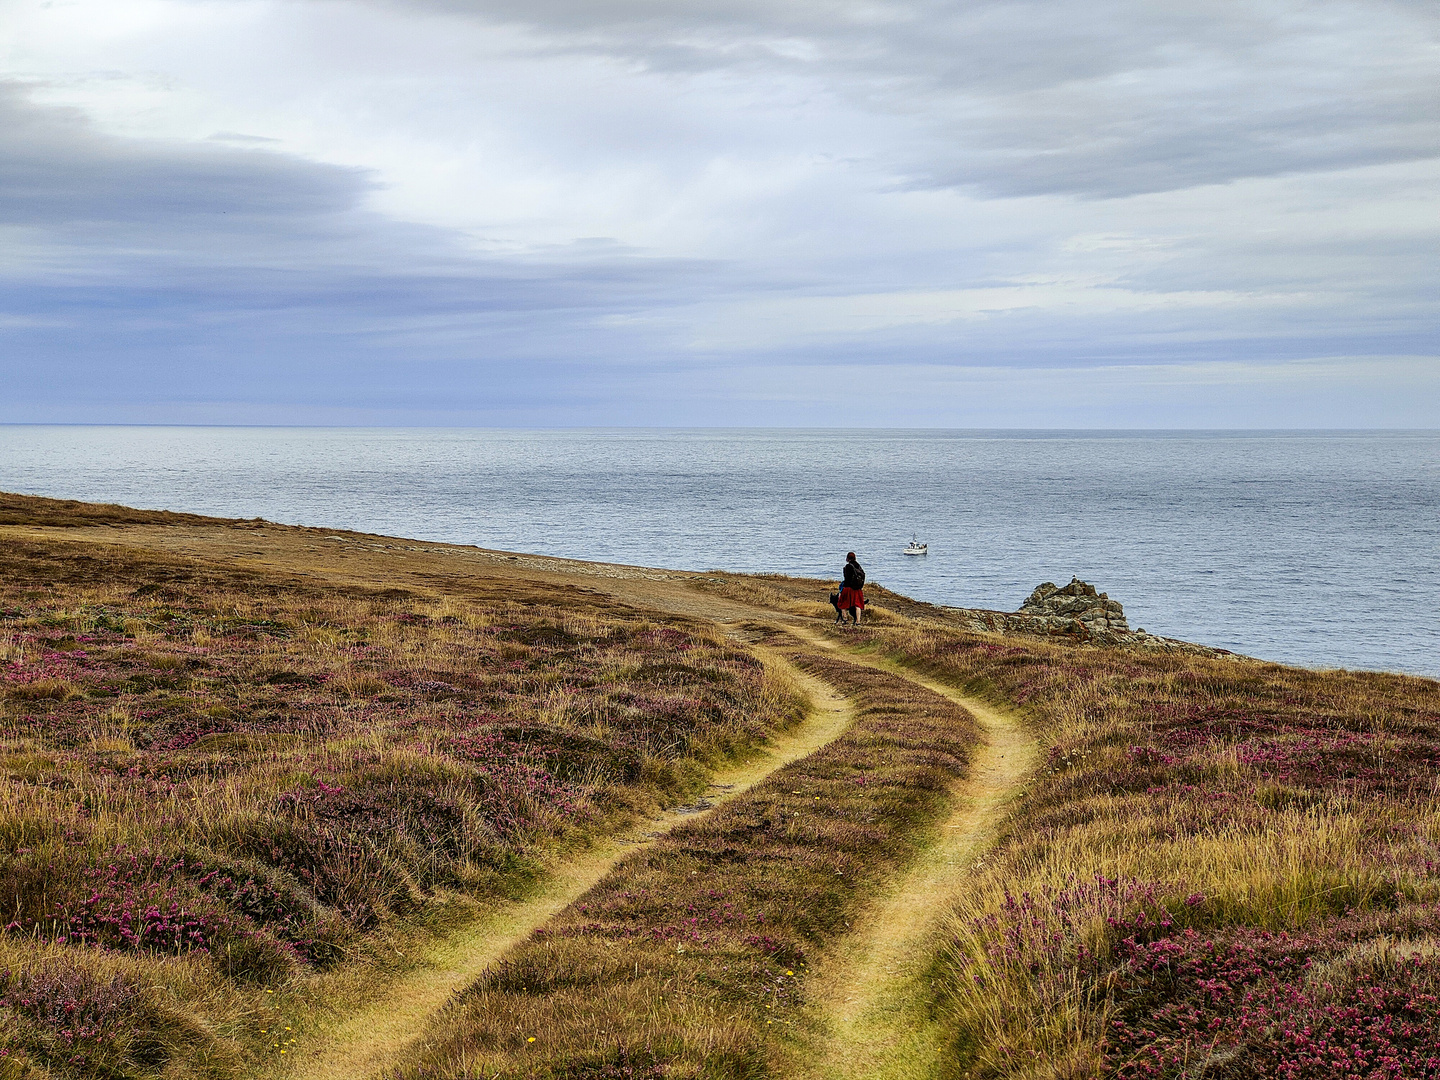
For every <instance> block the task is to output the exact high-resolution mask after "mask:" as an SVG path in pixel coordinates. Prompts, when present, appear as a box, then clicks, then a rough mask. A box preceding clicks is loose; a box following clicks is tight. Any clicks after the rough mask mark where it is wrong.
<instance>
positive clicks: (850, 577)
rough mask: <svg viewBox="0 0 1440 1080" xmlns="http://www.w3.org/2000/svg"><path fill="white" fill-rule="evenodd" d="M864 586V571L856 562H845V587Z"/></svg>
mask: <svg viewBox="0 0 1440 1080" xmlns="http://www.w3.org/2000/svg"><path fill="white" fill-rule="evenodd" d="M864 587H865V571H864V570H862V569H861V568H860V564H859V563H858V562H847V563H846V564H845V588H847V589H863V588H864Z"/></svg>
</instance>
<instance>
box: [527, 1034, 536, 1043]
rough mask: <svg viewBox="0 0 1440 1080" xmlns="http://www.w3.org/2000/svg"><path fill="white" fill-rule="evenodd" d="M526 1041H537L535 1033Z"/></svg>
mask: <svg viewBox="0 0 1440 1080" xmlns="http://www.w3.org/2000/svg"><path fill="white" fill-rule="evenodd" d="M525 1041H526V1042H534V1041H535V1036H534V1035H531V1036H530V1037H529V1038H528V1039H526V1040H525Z"/></svg>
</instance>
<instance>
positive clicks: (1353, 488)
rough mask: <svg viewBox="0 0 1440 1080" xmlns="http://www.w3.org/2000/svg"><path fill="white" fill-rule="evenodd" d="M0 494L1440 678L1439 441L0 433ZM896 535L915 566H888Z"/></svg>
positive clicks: (1349, 435) (1018, 434)
mask: <svg viewBox="0 0 1440 1080" xmlns="http://www.w3.org/2000/svg"><path fill="white" fill-rule="evenodd" d="M0 489H3V490H6V491H13V492H23V493H29V494H36V495H49V496H55V497H61V498H71V499H84V500H92V501H100V502H116V503H124V504H128V505H132V506H139V507H147V508H157V509H167V510H183V511H191V512H195V513H201V514H215V515H221V516H225V517H245V518H251V517H262V518H266V519H269V520H271V521H277V522H286V523H293V524H304V525H318V526H323V527H327V528H336V529H358V530H362V531H366V532H374V533H385V534H390V535H395V536H405V537H413V538H418V539H424V540H437V541H447V542H451V543H457V544H474V545H477V546H479V547H485V548H499V549H504V550H509V551H522V552H538V553H543V554H547V555H560V556H568V557H571V558H579V559H595V560H603V561H612V562H622V563H630V564H635V565H642V566H659V567H674V568H680V569H687V570H707V569H715V568H722V569H727V570H738V571H751V572H761V573H781V574H801V575H807V576H816V577H828V578H836V577H838V575H839V572H840V567H841V564H842V563H843V561H844V556H845V553H846V552H847V551H855V552H857V553H858V556H859V559H860V562H861V563H862V564H863V565H864V566H865V568H866V572H867V574H868V576H869V579H870V580H871V581H872V582H877V583H880V584H883V585H885V586H886V587H887V588H891V589H894V590H896V591H898V592H901V593H905V594H906V595H908V596H913V597H916V598H918V599H922V600H929V601H933V602H935V603H940V604H951V605H956V606H961V607H983V608H993V609H998V610H1002V611H1010V610H1014V609H1015V608H1017V607H1018V606H1019V605H1020V603H1021V602H1022V601H1023V600H1024V599H1025V597H1026V596H1027V595H1028V594H1029V593H1030V591H1031V590H1032V589H1033V588H1034V587H1035V586H1036V585H1038V584H1039V583H1041V582H1043V581H1053V582H1056V583H1058V584H1064V583H1066V582H1068V581H1069V580H1070V579H1071V577H1072V576H1077V577H1079V578H1081V579H1083V580H1085V581H1088V582H1090V583H1092V584H1094V585H1095V586H1096V587H1097V588H1099V589H1100V590H1102V591H1104V592H1107V593H1109V595H1110V596H1111V597H1112V598H1113V599H1116V600H1119V601H1120V602H1121V603H1122V604H1123V605H1124V607H1125V614H1126V617H1127V618H1128V619H1129V622H1130V625H1131V626H1132V627H1143V628H1144V629H1146V630H1148V631H1149V632H1150V633H1152V634H1161V635H1165V636H1168V637H1177V638H1182V639H1185V640H1187V641H1196V642H1202V643H1204V644H1207V645H1212V646H1218V647H1221V648H1225V649H1231V650H1234V651H1236V652H1240V653H1245V654H1248V655H1251V656H1257V657H1262V658H1265V659H1269V660H1276V661H1281V662H1284V663H1290V664H1298V665H1304V666H1310V667H1324V668H1333V667H1343V668H1367V669H1380V670H1390V671H1404V672H1410V673H1413V674H1420V675H1428V676H1432V677H1440V432H1435V431H1415V432H1401V431H1393V432H1392V431H1387V432H1375V431H1327V432H1318V431H1306V432H1267V431H1254V432H1235V431H1226V432H1196V431H1188V432H1133V431H1123V432H1102V431H919V430H900V431H883V430H866V431H845V432H840V431H829V430H775V429H757V430H735V429H706V430H637V429H616V430H544V431H521V430H493V429H464V430H438V429H429V428H427V429H398V428H367V429H361V428H298V427H284V428H259V427H92V426H85V427H67V426H31V425H16V426H0ZM912 537H916V538H919V539H920V540H921V541H924V542H926V543H928V544H929V554H928V555H925V556H923V557H912V556H906V555H903V554H902V551H903V550H904V548H905V546H906V544H907V543H908V542H909V541H910V540H911V538H912Z"/></svg>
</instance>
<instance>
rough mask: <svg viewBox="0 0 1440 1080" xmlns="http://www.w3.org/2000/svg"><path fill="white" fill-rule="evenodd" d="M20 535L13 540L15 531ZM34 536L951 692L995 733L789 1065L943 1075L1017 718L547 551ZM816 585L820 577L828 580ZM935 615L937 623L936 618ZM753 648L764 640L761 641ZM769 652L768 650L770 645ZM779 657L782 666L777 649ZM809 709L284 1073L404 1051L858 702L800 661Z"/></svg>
mask: <svg viewBox="0 0 1440 1080" xmlns="http://www.w3.org/2000/svg"><path fill="white" fill-rule="evenodd" d="M15 531H16V530H6V532H7V534H9V533H10V532H15ZM19 533H23V534H24V535H31V534H33V535H35V536H48V535H51V534H52V533H55V534H56V535H60V534H61V533H63V536H64V538H65V539H66V540H67V541H75V540H89V541H91V542H95V543H98V544H101V545H113V544H115V543H117V542H119V543H121V544H128V545H131V546H136V547H141V548H147V549H151V550H156V551H168V552H173V553H175V554H179V555H185V556H192V557H198V558H205V559H210V560H213V561H214V562H215V563H216V564H217V565H227V566H234V567H237V568H240V569H245V568H247V567H253V568H255V569H257V570H261V571H266V572H273V571H284V572H288V573H291V574H294V575H296V577H297V578H298V579H311V580H320V581H323V582H325V583H327V584H345V583H351V584H355V585H360V586H364V587H370V588H377V587H379V588H390V587H395V586H403V587H409V588H414V589H418V590H421V591H423V592H429V593H434V594H435V595H443V596H451V597H454V598H456V599H459V600H468V599H471V598H474V597H479V598H481V599H482V600H483V598H484V597H485V596H486V595H488V592H487V590H488V587H489V584H490V583H492V582H494V581H496V580H505V581H508V582H516V583H519V584H520V585H522V586H523V585H525V584H526V583H530V582H533V583H535V584H536V585H537V586H543V587H546V588H549V589H551V590H552V591H553V590H555V589H564V590H568V593H569V594H570V595H573V596H575V597H583V598H589V599H590V600H591V601H593V602H598V603H606V602H610V603H619V604H622V605H627V606H630V607H632V608H633V609H635V610H637V611H644V610H653V611H661V612H668V613H671V614H674V615H680V616H683V617H686V618H693V619H696V620H699V621H703V622H707V623H710V624H711V625H716V626H719V627H720V628H721V629H722V630H724V631H726V632H728V633H730V634H732V635H734V636H736V637H741V638H746V639H747V640H750V641H752V642H753V639H751V638H749V636H748V635H747V631H746V624H747V623H760V624H764V625H768V626H772V627H778V628H783V629H784V630H785V631H787V632H789V633H791V634H794V635H795V636H796V637H797V638H798V639H799V640H801V641H803V642H805V644H806V645H807V646H809V647H811V648H815V649H817V650H819V649H824V650H836V651H839V652H841V653H842V654H843V655H844V657H845V659H846V660H847V661H850V662H852V663H856V664H861V665H866V666H870V667H874V668H878V669H880V670H884V671H886V672H889V673H891V674H893V675H897V676H900V677H902V678H905V679H908V680H909V681H911V682H914V683H917V684H919V685H921V686H924V687H926V688H927V689H930V690H933V691H935V692H937V693H939V694H942V695H944V696H945V697H947V698H949V699H950V700H952V701H954V702H955V703H956V704H958V705H960V706H962V707H963V708H965V709H967V710H968V711H969V712H970V713H971V715H973V716H974V717H975V719H976V720H977V721H978V722H979V723H980V725H981V726H982V728H983V729H984V731H985V742H984V743H983V744H982V745H981V746H979V747H977V748H976V751H975V756H974V760H973V762H972V767H971V770H970V773H969V775H968V776H967V777H966V778H965V779H964V780H961V781H959V782H957V783H956V784H955V786H954V788H953V795H954V802H953V810H952V812H951V814H950V816H949V818H948V819H947V820H946V821H945V822H943V823H942V824H941V825H940V827H938V828H937V829H936V830H935V832H934V837H933V840H932V842H931V843H930V845H929V846H927V847H926V848H924V849H923V850H922V851H921V852H920V854H919V855H918V856H917V857H916V858H915V860H914V861H913V862H912V863H911V865H910V866H909V867H908V868H907V869H906V870H905V871H904V873H902V874H900V875H898V876H897V877H896V878H895V879H894V880H892V881H891V882H890V883H889V886H888V888H886V889H885V890H884V891H883V892H881V893H880V894H879V895H877V896H876V897H875V898H874V901H873V904H872V905H871V907H870V909H869V911H868V913H867V914H866V915H865V916H864V917H862V919H861V920H859V921H858V922H857V923H856V925H855V928H854V931H853V932H852V934H851V935H850V936H849V937H848V938H847V939H846V940H844V941H843V942H841V943H840V944H838V945H837V946H835V947H834V948H832V949H831V950H830V951H829V952H828V955H827V956H826V957H825V958H824V959H823V961H822V963H820V964H817V965H816V980H815V983H814V984H813V985H814V990H815V994H814V998H813V1000H814V1001H815V1002H816V1009H817V1020H818V1025H817V1026H818V1028H819V1030H820V1035H819V1036H818V1037H817V1040H816V1043H815V1045H812V1046H810V1047H807V1048H806V1053H805V1056H804V1058H803V1060H802V1059H800V1058H799V1057H798V1054H797V1056H796V1057H795V1058H794V1059H792V1060H793V1069H792V1070H787V1071H790V1072H793V1074H794V1075H797V1076H805V1077H808V1078H812V1080H841V1078H843V1080H881V1078H892V1077H893V1078H897V1080H898V1078H902V1077H903V1078H905V1080H918V1078H921V1077H925V1076H927V1075H930V1074H932V1073H933V1072H934V1069H935V1058H936V1053H935V1051H936V1047H937V1045H938V1039H937V1035H938V1034H939V1033H938V1032H937V1031H936V1030H935V1025H934V1023H933V1021H932V1020H931V1019H930V1018H929V1017H928V1015H927V1013H926V1007H925V1006H926V1002H927V1000H928V997H929V995H928V988H927V987H926V986H924V985H923V982H922V981H921V979H922V973H923V965H924V963H925V961H926V960H927V959H928V957H929V955H930V945H931V944H932V942H933V940H934V935H935V933H936V932H937V930H938V924H939V922H940V919H941V918H942V916H943V914H944V912H945V911H946V910H947V909H948V907H949V904H948V901H949V900H950V899H951V898H953V897H955V896H957V895H959V894H960V893H961V891H962V890H963V889H964V886H965V882H966V879H967V876H968V874H969V872H970V870H971V869H972V868H973V866H974V864H975V861H976V858H977V856H978V855H979V854H980V853H981V852H982V851H983V850H984V848H985V847H986V846H987V845H988V844H989V843H991V842H992V840H993V838H994V835H995V832H996V829H997V827H998V826H999V824H1000V822H1001V820H1002V819H1003V816H1004V814H1005V810H1006V806H1007V804H1008V802H1009V801H1010V800H1011V799H1013V798H1014V797H1016V795H1017V793H1018V792H1019V791H1020V790H1021V789H1022V787H1023V785H1024V782H1025V780H1026V777H1027V775H1028V774H1029V772H1030V771H1031V770H1032V769H1033V767H1034V765H1035V763H1036V761H1037V758H1038V749H1037V746H1036V744H1035V741H1034V740H1033V738H1031V737H1030V735H1029V734H1028V732H1027V731H1026V730H1025V728H1024V726H1023V725H1022V723H1021V722H1020V721H1019V719H1018V718H1017V717H1016V716H1014V715H1013V714H1011V713H1009V712H1007V711H1005V710H1004V709H1003V708H999V707H995V706H992V705H990V704H987V703H986V702H984V701H981V700H978V699H976V698H974V697H972V696H969V695H966V694H963V693H961V692H959V691H957V690H955V689H954V688H953V687H950V686H947V685H945V684H944V683H941V682H939V681H937V680H934V679H931V678H928V677H926V676H924V675H922V674H919V673H917V672H914V671H912V670H909V669H907V668H905V667H903V666H901V665H899V664H895V663H892V662H888V661H886V660H883V659H880V658H877V657H873V656H866V655H865V654H864V652H862V651H858V650H854V649H850V648H846V647H844V644H845V643H844V640H843V635H837V634H835V633H833V632H827V629H825V628H823V627H822V626H821V625H817V623H816V622H815V621H813V620H812V619H808V618H805V617H803V616H799V615H797V614H796V613H795V612H794V611H793V610H785V609H783V608H782V607H780V606H766V605H765V604H764V603H757V602H751V601H750V600H749V598H746V597H744V596H740V597H737V596H733V595H715V594H713V593H711V592H704V593H702V592H700V591H697V589H696V588H695V587H694V586H695V583H696V582H697V580H699V579H704V578H705V575H701V574H694V573H688V572H684V571H669V570H657V569H651V568H645V567H628V566H619V565H614V564H605V563H585V562H577V561H574V560H565V559H554V558H548V557H544V556H532V555H519V554H514V553H507V552H494V551H481V550H477V549H474V548H465V547H456V546H454V545H445V544H433V543H424V542H420V541H410V540H401V539H397V538H393V537H380V536H369V535H364V534H357V533H345V534H331V533H329V532H325V531H322V530H314V529H299V528H293V527H289V526H278V525H271V524H268V523H258V524H257V523H241V524H240V525H238V526H236V525H232V524H226V523H215V524H213V525H194V526H187V527H184V528H178V527H172V526H170V525H123V526H109V525H107V526H93V527H84V528H68V527H67V528H65V529H63V530H60V531H59V533H57V532H56V529H53V528H38V527H37V528H27V529H22V530H19ZM817 584H820V583H817ZM937 614H938V613H937ZM752 647H753V645H752ZM760 651H762V652H763V650H760ZM767 659H769V660H770V661H771V662H774V663H783V661H782V660H781V659H780V658H779V657H778V656H775V655H773V654H772V655H771V656H770V657H768V658H767ZM790 670H791V671H792V672H793V674H794V676H795V677H796V679H797V680H799V681H800V682H801V683H803V684H804V685H805V686H806V687H807V689H808V690H809V692H810V694H811V695H812V698H813V702H814V709H813V710H812V712H811V714H810V715H809V716H808V717H807V718H806V719H805V721H803V722H802V723H801V724H800V725H798V726H797V727H796V728H794V729H792V730H791V731H790V732H788V733H785V734H783V735H780V736H777V737H776V738H775V739H773V740H772V741H771V743H770V744H769V745H768V746H767V747H765V748H762V750H761V752H760V753H758V754H757V755H756V756H755V757H753V758H751V759H750V760H749V761H748V762H746V763H745V764H744V765H741V766H738V767H736V768H734V769H730V770H726V771H724V772H723V773H721V774H718V775H716V776H715V778H714V780H713V783H712V787H711V789H710V791H709V792H708V793H707V796H706V798H705V799H702V800H701V801H700V802H699V803H697V804H696V805H695V806H692V807H683V808H675V809H673V810H670V811H667V812H666V813H664V814H661V815H659V816H658V817H656V818H654V819H652V820H650V821H647V822H641V823H637V824H636V825H634V826H633V827H632V828H631V829H630V830H628V832H627V834H626V835H623V836H615V837H611V838H608V839H606V840H602V841H599V842H597V843H596V844H595V845H594V846H593V847H591V848H590V849H588V850H587V851H585V852H584V853H582V854H579V855H577V856H571V857H567V858H565V859H564V860H563V861H562V860H556V861H555V862H554V864H553V865H552V866H551V867H549V873H548V875H547V876H546V877H545V879H544V880H543V881H542V882H541V884H540V885H539V887H538V889H537V891H536V893H535V894H534V895H533V896H531V897H530V898H528V899H526V900H523V901H519V902H514V903H500V904H497V905H496V906H495V907H494V908H492V909H491V910H490V911H489V913H488V914H486V915H483V916H482V917H480V918H478V919H477V920H476V921H475V922H474V923H472V924H470V925H469V926H468V927H467V928H466V929H464V930H462V931H459V932H457V933H455V934H453V935H451V936H450V937H448V938H447V939H446V940H444V941H443V942H440V943H437V944H435V945H432V946H430V947H429V948H428V949H427V955H426V958H425V960H424V961H423V963H421V964H419V965H417V966H416V967H415V968H414V969H413V970H411V971H409V972H406V973H403V974H401V975H399V976H396V977H395V978H393V979H391V980H388V981H387V983H386V985H384V986H383V987H381V988H379V990H378V992H377V993H376V994H375V996H374V999H373V1000H372V1001H370V1002H367V1003H365V1004H362V1005H361V1006H359V1007H358V1008H357V1009H356V1010H355V1011H354V1012H350V1013H347V1014H346V1015H344V1016H342V1017H339V1018H337V1020H336V1021H335V1022H334V1023H333V1025H331V1026H329V1027H328V1029H326V1030H324V1031H323V1032H316V1033H314V1035H313V1036H312V1037H310V1038H307V1040H306V1041H307V1043H308V1044H309V1045H308V1046H306V1047H305V1048H304V1049H299V1048H297V1049H298V1053H296V1055H295V1059H294V1063H293V1065H291V1066H289V1069H288V1070H287V1071H286V1072H285V1074H284V1076H285V1080H292V1078H294V1080H365V1078H367V1077H373V1076H375V1075H377V1074H378V1073H380V1072H381V1071H382V1070H383V1069H384V1068H385V1067H386V1066H387V1065H389V1064H391V1063H393V1062H395V1061H396V1060H397V1059H399V1058H400V1057H401V1056H402V1055H403V1054H404V1053H405V1052H406V1050H407V1049H408V1048H410V1047H412V1046H413V1045H414V1044H415V1043H416V1042H417V1041H419V1040H420V1039H421V1038H423V1037H424V1035H425V1033H426V1031H427V1029H428V1026H429V1023H430V1021H431V1019H432V1018H433V1017H434V1016H435V1014H436V1013H437V1012H438V1011H439V1010H440V1009H442V1008H443V1007H444V1005H445V1003H446V1002H447V1001H448V1000H449V998H450V996H451V994H452V992H453V991H455V990H457V989H460V988H463V987H464V986H466V985H467V984H469V983H470V982H471V981H473V980H474V979H475V978H476V977H478V976H479V975H480V974H481V973H482V972H483V971H484V970H485V968H486V967H488V966H489V965H491V964H493V963H494V962H495V961H497V960H499V959H500V958H501V957H502V956H503V955H504V954H505V952H506V951H508V950H509V949H510V948H512V947H513V946H515V945H516V944H518V943H519V942H521V941H523V940H524V939H525V938H526V937H527V936H528V935H529V934H530V933H532V932H533V931H534V930H536V929H537V928H539V927H540V926H541V925H543V924H544V923H545V922H546V921H547V920H548V919H550V918H551V917H552V916H554V915H556V914H557V913H559V912H560V911H561V910H562V909H563V908H565V907H566V906H567V905H568V904H570V903H571V902H572V901H574V900H575V899H577V898H578V897H579V896H581V895H582V894H583V893H584V892H585V891H586V890H588V889H589V888H591V887H592V886H593V885H595V884H596V883H597V882H598V881H599V880H600V879H601V878H602V877H604V876H605V874H606V873H608V872H609V871H610V869H611V868H613V867H614V866H615V865H616V864H617V863H618V862H619V861H620V860H621V859H622V858H624V857H625V856H627V855H628V854H630V853H631V852H633V851H636V850H637V849H638V848H640V847H643V846H644V845H647V844H649V843H651V842H653V841H654V839H655V838H657V837H659V836H662V835H664V833H666V832H667V831H668V830H670V829H671V828H673V827H674V826H675V825H677V824H679V823H680V822H682V821H686V820H692V819H693V818H694V815H696V814H698V813H705V812H706V811H707V810H708V809H709V808H710V807H711V806H713V805H716V804H719V803H721V802H723V801H725V800H726V799H728V798H731V797H733V796H735V795H738V794H740V793H741V792H744V791H746V790H748V789H749V788H751V787H753V786H754V785H755V784H757V783H758V782H760V781H761V780H763V779H764V778H765V777H767V776H769V775H770V774H771V773H772V772H774V771H775V770H776V769H779V768H781V767H783V766H785V765H787V764H789V763H790V762H792V761H796V760H798V759H799V758H802V757H805V756H806V755H808V754H810V753H813V752H814V751H815V750H818V749H819V748H820V747H822V746H824V745H825V744H826V743H828V742H830V741H831V740H832V739H834V738H836V737H838V736H839V735H840V734H842V733H843V732H844V731H845V729H846V728H847V727H848V726H849V724H850V722H851V720H852V718H853V711H854V710H853V708H852V706H851V705H850V703H849V702H848V701H847V700H846V699H845V698H844V697H843V696H842V695H840V694H839V693H838V692H837V691H836V690H835V689H834V688H832V687H830V686H829V685H828V684H826V683H824V682H822V681H821V680H819V679H816V678H815V677H813V676H809V675H806V674H804V673H802V672H800V671H798V670H796V669H794V668H793V667H792V668H791V669H790Z"/></svg>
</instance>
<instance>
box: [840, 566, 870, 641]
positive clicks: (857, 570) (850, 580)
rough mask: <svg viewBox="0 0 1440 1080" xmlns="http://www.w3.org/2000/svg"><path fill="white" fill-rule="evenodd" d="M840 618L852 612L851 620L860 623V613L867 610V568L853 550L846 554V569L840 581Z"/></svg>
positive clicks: (857, 624) (856, 623)
mask: <svg viewBox="0 0 1440 1080" xmlns="http://www.w3.org/2000/svg"><path fill="white" fill-rule="evenodd" d="M836 607H837V608H839V609H840V618H841V619H844V617H845V612H847V611H848V612H850V621H851V622H853V623H854V624H855V625H856V626H859V625H860V613H861V612H862V611H864V610H865V570H864V568H863V567H862V566H861V565H860V563H859V561H858V560H857V559H856V558H855V553H854V552H853V551H850V552H846V554H845V570H844V573H843V574H842V577H841V583H840V602H839V603H838V604H836Z"/></svg>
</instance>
